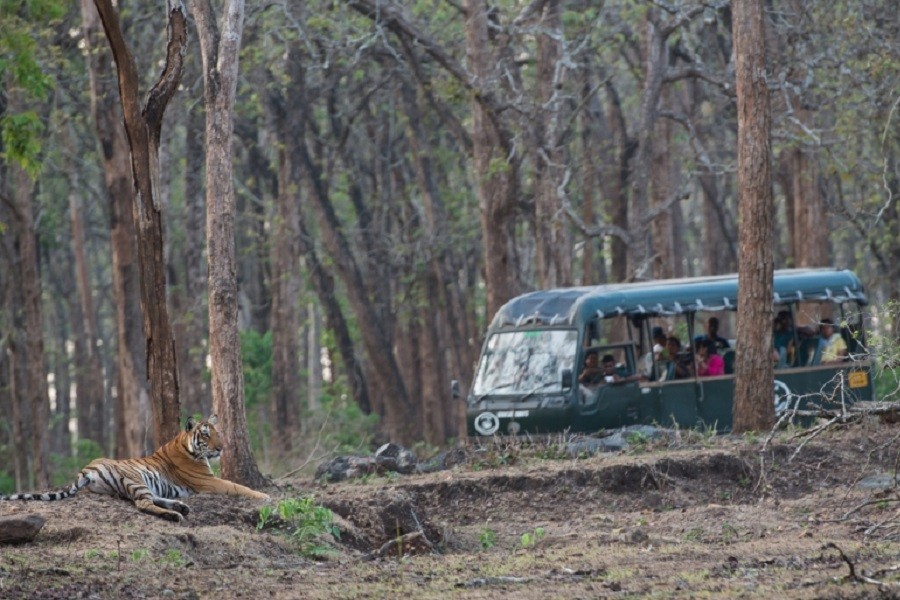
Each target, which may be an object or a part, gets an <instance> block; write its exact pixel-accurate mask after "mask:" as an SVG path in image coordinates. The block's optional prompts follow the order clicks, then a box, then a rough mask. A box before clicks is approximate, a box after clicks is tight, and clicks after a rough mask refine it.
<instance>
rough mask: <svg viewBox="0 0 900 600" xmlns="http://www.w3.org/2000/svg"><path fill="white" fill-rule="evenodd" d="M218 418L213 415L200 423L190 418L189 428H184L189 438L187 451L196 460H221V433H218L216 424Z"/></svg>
mask: <svg viewBox="0 0 900 600" xmlns="http://www.w3.org/2000/svg"><path fill="white" fill-rule="evenodd" d="M218 420H219V419H218V417H217V416H216V415H212V416H211V417H209V418H208V419H206V420H205V421H200V422H199V423H198V422H197V421H195V420H194V417H190V418H189V419H188V422H187V426H186V427H185V428H184V432H185V435H186V436H187V438H188V439H187V443H186V445H187V451H188V453H190V455H191V456H192V457H193V458H194V460H206V461H208V460H210V459H213V458H219V455H220V454H221V453H222V440H221V438H220V437H219V432H218V431H216V428H215V424H216V423H217V422H218Z"/></svg>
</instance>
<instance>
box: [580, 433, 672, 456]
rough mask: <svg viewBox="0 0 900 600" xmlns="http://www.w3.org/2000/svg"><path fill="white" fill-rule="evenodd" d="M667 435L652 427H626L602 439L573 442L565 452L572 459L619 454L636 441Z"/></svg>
mask: <svg viewBox="0 0 900 600" xmlns="http://www.w3.org/2000/svg"><path fill="white" fill-rule="evenodd" d="M667 435H670V432H668V431H667V430H665V429H660V428H659V427H653V426H652V425H628V426H626V427H623V428H621V429H617V430H616V431H611V432H608V433H607V434H606V435H604V436H602V437H588V438H582V439H576V440H573V441H571V442H569V443H568V444H567V446H566V452H567V453H568V454H569V455H570V456H573V457H577V456H582V455H588V456H592V455H594V454H596V453H598V452H621V451H622V450H625V449H626V448H627V447H629V446H632V445H634V444H635V443H637V442H638V441H643V442H649V441H652V440H656V439H659V438H661V437H664V436H667Z"/></svg>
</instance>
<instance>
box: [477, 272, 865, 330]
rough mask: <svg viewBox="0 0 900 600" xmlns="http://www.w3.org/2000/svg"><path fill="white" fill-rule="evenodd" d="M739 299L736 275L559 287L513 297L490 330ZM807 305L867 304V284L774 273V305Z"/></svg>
mask: <svg viewBox="0 0 900 600" xmlns="http://www.w3.org/2000/svg"><path fill="white" fill-rule="evenodd" d="M737 294H738V277H737V274H731V275H717V276H710V277H689V278H683V279H662V280H656V281H643V282H638V283H611V284H605V285H596V286H590V287H587V286H586V287H571V288H558V289H552V290H544V291H537V292H530V293H528V294H523V295H521V296H518V297H517V298H513V299H512V300H510V301H509V302H507V303H506V304H504V305H503V306H502V307H501V308H500V310H499V311H497V314H496V315H495V316H494V320H493V322H492V323H491V327H492V328H497V327H508V326H519V325H538V324H543V325H574V324H576V323H584V322H586V321H589V320H591V319H593V318H595V317H598V318H601V319H603V318H607V317H614V316H617V315H647V316H654V315H675V314H681V313H686V312H694V311H700V310H705V311H719V310H735V308H736V306H737ZM803 300H806V301H814V302H815V301H819V302H821V301H830V302H834V303H837V304H840V303H843V302H847V301H850V300H853V301H856V302H858V303H859V304H867V300H866V295H865V292H864V291H863V287H862V284H861V283H860V281H859V278H858V277H857V276H856V274H854V273H853V272H852V271H847V270H839V269H784V270H778V271H775V277H774V289H773V301H774V303H775V304H789V303H791V302H797V301H803Z"/></svg>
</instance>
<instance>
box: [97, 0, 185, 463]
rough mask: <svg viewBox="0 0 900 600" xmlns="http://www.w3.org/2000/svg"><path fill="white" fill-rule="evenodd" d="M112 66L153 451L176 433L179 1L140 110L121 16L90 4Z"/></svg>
mask: <svg viewBox="0 0 900 600" xmlns="http://www.w3.org/2000/svg"><path fill="white" fill-rule="evenodd" d="M94 4H95V5H96V7H97V10H98V12H99V13H100V19H101V21H102V22H103V28H104V30H105V31H106V37H107V39H108V40H109V44H110V47H111V48H112V53H113V56H114V57H115V60H116V67H117V72H118V79H119V98H120V100H121V103H122V109H123V114H124V118H125V130H126V132H127V135H128V143H129V147H130V149H131V169H132V176H133V178H134V191H133V196H132V197H133V199H134V220H135V223H136V225H137V227H136V232H137V240H138V244H137V248H138V264H139V267H140V288H141V307H142V309H143V315H144V337H145V339H146V341H147V377H148V379H149V381H150V382H151V386H150V390H151V393H152V398H153V401H152V402H151V406H152V410H153V437H154V443H155V445H156V446H157V447H159V446H162V445H163V444H165V443H166V442H168V441H169V440H170V439H172V438H174V437H175V436H176V435H177V434H178V431H179V430H180V426H179V421H180V414H179V413H180V405H179V386H178V365H177V359H176V355H175V342H174V339H173V336H172V325H171V322H170V321H169V313H168V308H167V305H166V301H167V299H166V273H165V266H166V264H165V256H164V248H165V245H164V239H163V221H162V213H161V206H162V203H161V201H160V198H159V197H158V191H159V142H160V130H161V127H162V118H163V114H164V112H165V109H166V106H167V105H168V103H169V100H170V99H171V98H172V96H173V95H174V94H175V91H176V90H177V89H178V85H179V83H180V80H181V73H182V69H183V61H184V53H185V48H186V44H187V19H186V16H185V12H184V6H183V5H182V4H181V2H180V1H178V0H167V2H166V11H167V17H168V38H169V40H168V46H167V51H166V63H165V67H164V69H163V72H162V74H161V75H160V78H159V80H158V81H157V83H156V85H155V86H154V87H153V89H151V90H150V93H149V95H148V98H147V103H146V105H145V106H144V107H143V109H142V108H141V105H140V100H139V96H138V87H139V85H138V82H139V78H138V74H137V65H136V63H135V60H134V56H133V55H132V54H131V49H130V48H129V47H128V44H127V43H126V42H125V39H124V37H123V35H122V29H121V25H120V23H119V16H118V13H117V12H116V10H115V9H114V8H113V6H112V2H111V1H110V0H94Z"/></svg>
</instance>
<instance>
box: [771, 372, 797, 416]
mask: <svg viewBox="0 0 900 600" xmlns="http://www.w3.org/2000/svg"><path fill="white" fill-rule="evenodd" d="M793 395H794V394H793V392H791V388H789V387H788V386H787V384H786V383H785V382H783V381H779V380H777V379H776V380H775V414H776V415H777V414H781V413H783V412H784V411H786V410H787V409H788V408H790V406H791V398H792V397H793Z"/></svg>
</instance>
